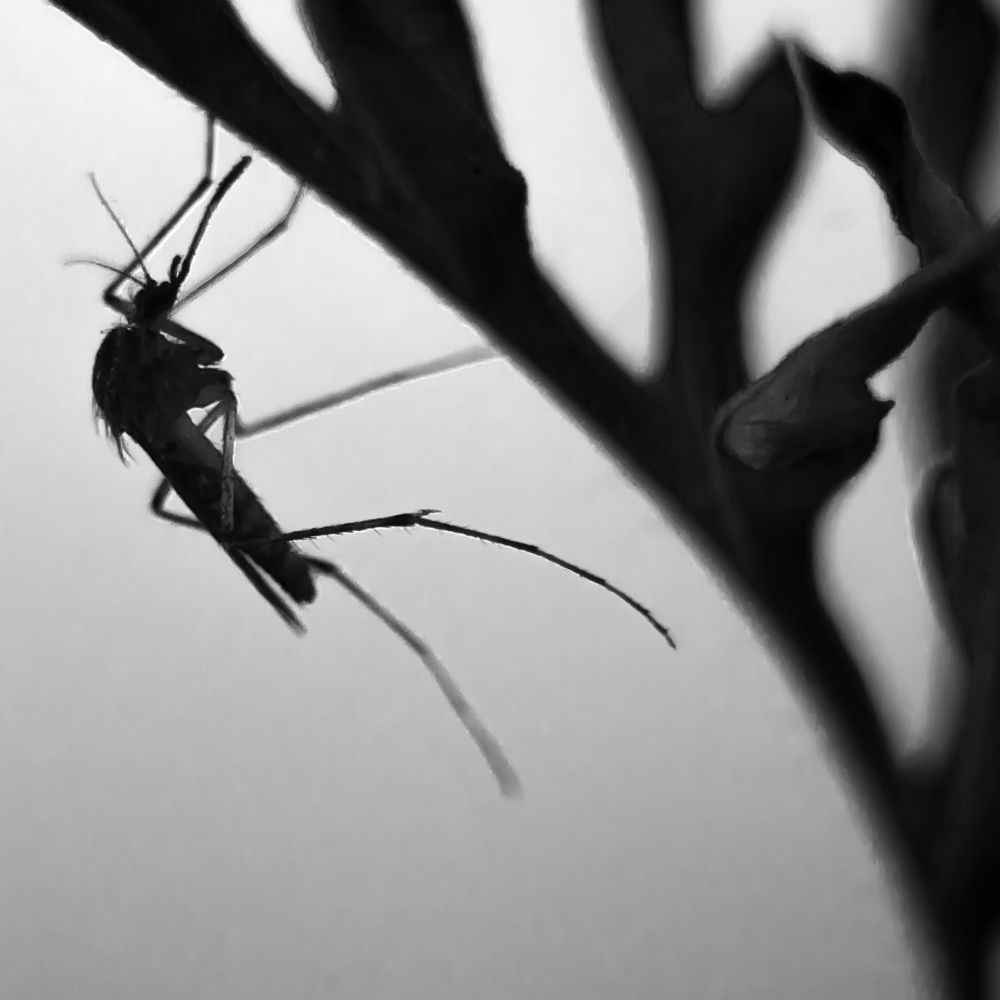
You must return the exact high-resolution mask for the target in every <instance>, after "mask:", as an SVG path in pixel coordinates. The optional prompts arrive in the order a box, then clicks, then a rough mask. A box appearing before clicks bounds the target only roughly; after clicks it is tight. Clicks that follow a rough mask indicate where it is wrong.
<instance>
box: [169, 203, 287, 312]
mask: <svg viewBox="0 0 1000 1000" xmlns="http://www.w3.org/2000/svg"><path fill="white" fill-rule="evenodd" d="M305 193H306V186H305V185H304V184H300V185H299V186H298V188H296V190H295V194H294V195H293V196H292V200H291V201H290V202H289V203H288V207H287V208H286V209H285V211H284V213H283V214H282V215H281V217H280V218H279V219H278V221H277V222H275V223H274V224H273V225H272V226H270V227H269V228H268V229H266V230H264V232H262V233H261V234H260V235H259V236H258V237H257V238H256V239H254V240H253V242H251V243H250V244H249V245H248V246H246V247H244V249H242V250H241V251H240V252H239V253H237V254H235V255H234V256H233V257H231V258H230V259H229V260H228V261H227V262H226V263H225V264H223V265H222V267H220V268H219V269H218V270H217V271H214V272H213V273H212V274H210V275H209V276H208V277H207V278H205V279H203V280H202V281H200V282H199V283H198V284H197V285H195V286H194V288H192V289H191V290H190V291H189V292H188V293H187V294H186V295H183V296H181V298H179V299H178V300H177V303H176V304H175V305H174V309H175V310H176V309H180V308H181V306H184V305H187V304H188V303H189V302H192V301H193V300H194V299H196V298H197V297H198V296H199V295H201V294H202V293H203V292H207V291H208V289H209V288H211V287H212V286H213V285H215V284H218V282H220V281H221V280H222V279H223V278H225V277H226V275H228V274H229V273H230V272H232V271H235V270H236V269H237V268H238V267H240V266H241V265H243V264H245V263H246V262H247V261H248V260H249V259H250V258H251V257H253V256H254V255H255V254H257V253H259V252H260V251H261V250H263V249H264V247H266V246H267V245H268V244H269V243H272V242H273V241H274V240H276V239H277V238H278V237H279V236H281V234H282V233H284V232H285V230H287V229H288V227H289V225H290V224H291V221H292V216H293V215H295V212H296V210H297V209H298V207H299V204H300V202H301V201H302V196H303V195H304V194H305ZM185 274H186V272H185Z"/></svg>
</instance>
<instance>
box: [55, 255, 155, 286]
mask: <svg viewBox="0 0 1000 1000" xmlns="http://www.w3.org/2000/svg"><path fill="white" fill-rule="evenodd" d="M74 264H89V265H90V266H91V267H99V268H101V269H102V270H105V271H110V272H111V273H112V274H117V275H118V276H119V277H121V278H124V279H125V280H126V281H134V282H135V283H136V284H137V285H138V286H139V287H140V288H145V287H146V284H145V282H144V281H143V280H142V279H141V278H137V277H136V276H135V275H134V274H129V272H128V271H123V270H122V269H121V268H120V267H115V266H114V265H113V264H106V263H105V262H104V261H103V260H92V259H91V258H90V257H73V258H72V259H71V260H64V261H63V267H72V266H73V265H74Z"/></svg>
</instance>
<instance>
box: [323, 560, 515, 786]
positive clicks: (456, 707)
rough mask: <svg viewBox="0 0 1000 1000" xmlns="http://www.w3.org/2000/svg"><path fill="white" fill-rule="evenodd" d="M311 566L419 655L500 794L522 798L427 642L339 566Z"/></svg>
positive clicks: (492, 740)
mask: <svg viewBox="0 0 1000 1000" xmlns="http://www.w3.org/2000/svg"><path fill="white" fill-rule="evenodd" d="M310 563H312V565H313V566H314V567H315V568H316V569H317V570H318V571H319V572H321V573H324V574H325V575H326V576H330V577H332V578H333V579H335V580H336V581H337V582H338V583H339V584H340V585H341V586H342V587H343V588H344V589H345V590H346V591H348V593H350V594H351V596H352V597H354V598H355V599H356V600H357V601H359V602H360V603H361V604H363V605H364V606H365V607H366V608H367V609H368V610H369V611H370V612H371V613H372V614H373V615H375V617H376V618H378V620H379V621H380V622H382V624H383V625H385V626H386V628H388V629H389V630H390V631H391V632H393V633H395V635H396V636H397V637H398V638H400V639H401V640H402V641H403V642H404V643H405V645H406V646H408V647H409V648H410V649H411V650H412V651H413V652H414V653H415V654H416V655H417V657H418V658H419V659H420V662H421V663H423V665H424V667H426V669H427V671H428V673H430V675H431V677H432V678H433V680H434V683H435V684H437V686H438V689H439V690H440V691H441V693H442V694H443V695H444V697H445V699H446V700H447V702H448V704H449V705H450V706H451V709H452V711H453V712H454V713H455V715H456V717H457V718H458V720H459V722H461V724H462V725H463V726H464V728H465V731H466V732H467V733H468V734H469V736H470V737H471V738H472V741H473V743H475V744H476V747H477V749H478V750H479V752H480V754H481V755H482V757H483V759H484V760H485V761H486V764H487V766H488V767H489V769H490V770H491V771H492V772H493V775H494V777H495V778H496V779H497V784H498V785H499V786H500V791H501V792H502V793H503V794H504V795H507V796H516V795H519V794H520V792H521V782H520V779H519V778H518V776H517V772H516V771H515V770H514V768H513V766H512V765H511V763H510V761H509V760H508V759H507V755H506V754H505V753H504V752H503V749H502V748H501V746H500V744H499V743H498V742H497V740H496V737H494V736H493V734H492V733H491V732H490V731H489V729H488V728H487V727H486V724H485V723H484V722H483V721H482V719H480V717H479V715H478V713H477V712H476V710H475V709H474V708H473V707H472V705H471V704H470V703H469V700H468V699H467V698H466V697H465V695H463V694H462V692H461V689H460V688H459V687H458V685H457V684H456V683H455V681H454V679H453V678H452V676H451V674H449V673H448V671H447V669H446V668H445V666H444V664H443V663H442V662H441V661H440V660H439V659H438V658H437V657H436V656H435V655H434V652H433V650H431V648H430V647H429V646H428V645H427V643H425V642H424V641H423V639H421V638H420V636H418V635H417V634H416V633H415V632H414V631H413V630H412V629H410V628H409V627H408V626H407V625H406V624H405V623H404V622H402V621H400V619H399V618H397V617H396V616H395V615H394V614H393V613H392V612H391V611H389V609H388V608H387V607H386V606H385V605H384V604H382V603H380V602H379V601H378V600H377V599H376V598H375V597H373V596H372V595H371V594H369V593H368V591H367V590H365V589H364V588H363V587H362V586H361V585H360V584H358V583H357V582H355V581H354V580H353V579H351V577H349V576H348V575H347V574H346V573H345V572H344V571H343V570H342V569H341V568H340V567H339V566H337V565H335V564H334V563H331V562H327V561H326V560H321V559H310Z"/></svg>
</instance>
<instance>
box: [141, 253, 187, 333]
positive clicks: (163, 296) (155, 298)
mask: <svg viewBox="0 0 1000 1000" xmlns="http://www.w3.org/2000/svg"><path fill="white" fill-rule="evenodd" d="M177 260H179V258H178V257H175V258H174V262H175V263H176V261H177ZM170 270H171V280H170V281H148V282H143V283H142V287H141V288H140V289H139V290H138V291H137V292H136V293H135V295H133V296H132V315H131V317H129V318H130V319H131V321H132V322H133V323H138V324H140V325H143V326H146V325H149V324H151V323H154V322H156V320H159V319H162V318H163V317H164V316H168V315H169V314H170V310H171V309H173V307H174V303H175V302H176V301H177V290H178V285H177V283H176V282H175V281H174V280H173V271H174V268H173V266H171V268H170Z"/></svg>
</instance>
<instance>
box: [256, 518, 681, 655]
mask: <svg viewBox="0 0 1000 1000" xmlns="http://www.w3.org/2000/svg"><path fill="white" fill-rule="evenodd" d="M433 513H435V511H431V510H418V511H413V512H411V513H409V514H392V515H390V516H388V517H376V518H369V519H368V520H366V521H348V522H346V523H342V524H326V525H322V526H320V527H317V528H305V529H303V530H301V531H291V532H288V533H287V534H283V535H281V536H280V537H281V538H284V539H285V540H287V541H292V542H295V541H302V540H304V539H307V538H325V537H331V536H336V535H347V534H354V533H357V532H361V531H377V530H379V529H381V528H426V529H428V530H430V531H439V532H443V533H446V534H452V535H462V536H464V537H465V538H475V539H478V540H479V541H481V542H489V543H490V544H491V545H499V546H501V547H503V548H507V549H514V550H515V551H517V552H524V553H525V554H526V555H530V556H535V557H536V558H538V559H543V560H544V561H545V562H549V563H552V564H553V565H554V566H558V567H559V568H560V569H564V570H566V571H567V572H569V573H572V574H573V575H574V576H578V577H580V579H581V580H586V581H587V582H588V583H592V584H594V585H595V586H597V587H600V588H601V589H602V590H605V591H607V592H608V593H609V594H611V595H612V596H613V597H616V598H617V599H618V600H619V601H622V602H623V603H625V604H627V605H628V606H629V607H630V608H631V609H632V610H633V611H635V612H636V613H637V614H638V615H640V616H641V617H643V618H644V619H645V620H646V621H647V622H648V623H649V624H650V625H651V626H652V627H653V628H654V629H655V630H656V631H657V632H658V633H659V634H660V635H661V636H662V637H663V638H664V639H665V640H666V642H667V645H668V646H670V648H671V649H676V648H677V644H676V643H675V642H674V639H673V636H671V634H670V630H669V629H668V628H667V627H666V625H664V624H663V623H662V622H661V621H660V620H659V619H658V618H657V617H656V616H655V615H654V614H653V613H652V611H650V610H649V608H647V607H646V606H645V605H643V604H640V603H639V602H638V601H637V600H636V599H635V598H634V597H632V596H630V595H629V594H627V593H625V591H624V590H622V589H621V588H620V587H616V586H615V585H614V584H613V583H611V582H610V581H609V580H607V579H605V578H604V577H603V576H598V575H597V574H596V573H592V572H591V571H590V570H589V569H584V567H583V566H579V565H577V564H576V563H572V562H569V561H568V560H567V559H563V558H562V557H561V556H557V555H554V554H553V553H551V552H548V551H547V550H545V549H543V548H540V547H539V546H537V545H532V544H531V543H530V542H522V541H518V539H516V538H508V537H506V536H505V535H494V534H491V533H490V532H488V531H479V530H477V529H476V528H465V527H463V526H462V525H459V524H452V523H451V522H449V521H440V520H438V519H436V518H431V517H428V516H427V515H429V514H433ZM237 547H238V546H237Z"/></svg>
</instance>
